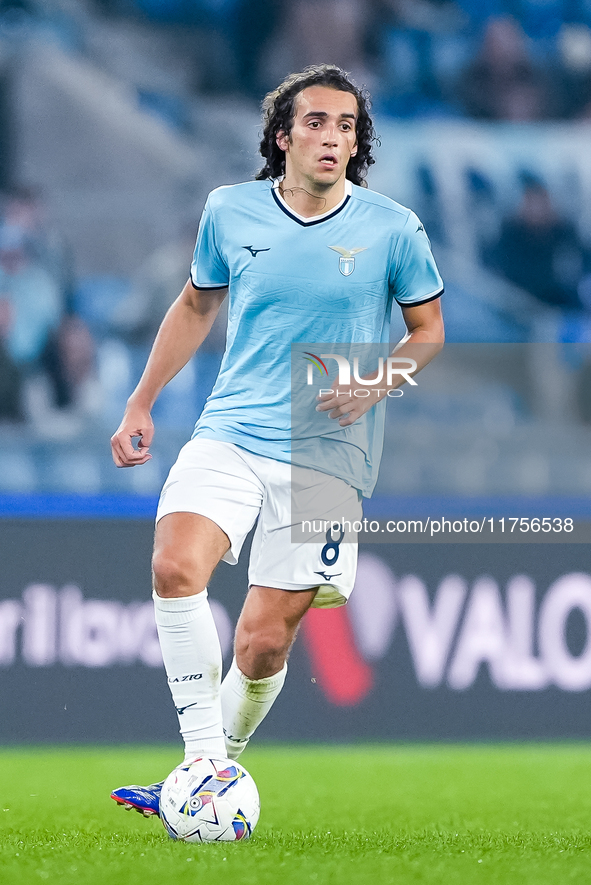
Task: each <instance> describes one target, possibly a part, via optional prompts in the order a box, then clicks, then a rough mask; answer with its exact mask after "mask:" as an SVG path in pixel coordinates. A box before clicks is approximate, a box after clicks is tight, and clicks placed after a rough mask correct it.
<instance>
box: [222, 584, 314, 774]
mask: <svg viewBox="0 0 591 885" xmlns="http://www.w3.org/2000/svg"><path fill="white" fill-rule="evenodd" d="M315 595H316V588H314V589H311V590H300V591H295V592H294V591H291V590H279V589H274V588H271V587H258V586H252V587H250V589H249V591H248V595H247V597H246V601H245V603H244V606H243V608H242V612H241V614H240V618H239V620H238V624H237V626H236V639H235V657H234V660H233V661H232V665H231V667H230V670H229V671H228V673H227V675H226V677H225V679H224V682H223V685H222V713H223V720H224V734H225V738H226V752H227V754H228V756H229V757H230V758H231V759H237V758H238V756H239V755H240V753H241V752H242V750H243V749H244V747H245V746H246V744H247V743H248V740H249V738H250V737H251V735H252V734H254V732H255V730H256V728H257V727H258V726H259V725H260V723H261V722H262V721H263V719H264V718H265V716H266V715H267V713H268V712H269V710H270V709H271V707H272V705H273V702H274V701H275V699H276V697H277V695H278V694H279V692H280V691H281V689H282V688H283V683H284V681H285V675H286V672H287V658H288V655H289V650H290V649H291V646H292V645H293V642H294V640H295V637H296V634H297V630H298V627H299V625H300V621H301V619H302V617H303V616H304V614H305V613H306V612H307V611H308V609H309V607H310V605H311V604H312V602H313V601H314V597H315Z"/></svg>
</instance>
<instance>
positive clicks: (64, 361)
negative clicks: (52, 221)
mask: <svg viewBox="0 0 591 885" xmlns="http://www.w3.org/2000/svg"><path fill="white" fill-rule="evenodd" d="M44 208H45V207H44V202H43V199H42V197H41V194H40V193H39V192H38V191H37V190H35V189H34V188H29V187H15V188H13V189H12V190H10V191H8V192H7V193H5V194H4V195H3V196H2V200H1V203H0V419H4V420H10V421H23V420H25V419H26V418H28V417H30V415H29V412H30V408H29V396H28V393H29V392H30V390H31V387H32V385H33V386H34V385H35V382H37V381H39V380H40V379H42V383H43V387H44V390H45V392H46V398H47V400H48V405H49V406H51V407H54V408H56V409H64V408H68V407H71V406H74V405H75V404H76V401H77V398H78V395H79V393H80V390H81V387H82V386H83V384H84V381H85V380H86V379H87V378H88V377H89V375H90V373H91V371H92V365H93V352H94V346H93V341H92V337H91V335H90V333H89V330H88V328H87V327H86V325H85V324H84V322H83V321H82V320H81V318H80V317H79V316H78V315H77V313H76V311H75V309H74V304H73V300H74V281H73V278H72V269H71V262H70V257H69V254H68V250H67V247H66V245H65V243H64V242H63V241H62V240H61V238H60V237H59V235H58V234H57V233H56V232H55V231H53V230H52V229H51V227H50V225H48V223H47V221H46V218H45V211H44ZM32 407H33V408H34V406H32Z"/></svg>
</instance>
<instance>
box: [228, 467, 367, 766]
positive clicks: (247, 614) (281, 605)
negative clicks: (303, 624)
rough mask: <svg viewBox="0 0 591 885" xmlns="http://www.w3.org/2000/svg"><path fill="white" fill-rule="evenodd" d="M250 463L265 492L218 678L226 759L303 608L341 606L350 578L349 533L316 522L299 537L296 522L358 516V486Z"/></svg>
mask: <svg viewBox="0 0 591 885" xmlns="http://www.w3.org/2000/svg"><path fill="white" fill-rule="evenodd" d="M251 457H252V458H256V457H257V456H251ZM261 461H265V462H266V463H264V464H263V463H260V462H261ZM255 466H256V470H257V472H258V474H259V475H261V476H264V478H265V488H266V494H265V498H264V501H263V505H262V508H261V515H260V518H259V522H258V525H257V529H256V532H255V535H254V539H253V543H252V549H251V557H250V567H249V583H250V586H251V590H250V591H249V594H248V597H247V601H246V604H245V608H244V611H243V614H242V615H241V617H240V621H239V624H238V628H237V635H236V658H235V659H234V661H233V662H232V666H231V668H230V671H229V672H228V674H227V675H226V678H225V679H224V682H223V683H222V713H223V721H224V733H225V735H226V752H227V753H228V756H230V758H232V759H236V758H237V757H238V756H239V755H240V753H241V752H242V750H243V749H244V747H245V746H246V744H247V742H248V739H249V738H250V737H251V735H252V734H253V733H254V731H255V729H256V727H257V726H258V725H259V724H260V722H262V720H263V719H264V717H265V716H266V714H267V713H268V711H269V710H270V708H271V705H272V704H273V701H274V700H275V698H276V697H277V695H278V694H279V692H280V691H281V688H282V686H283V683H284V681H285V676H286V670H287V667H286V663H285V662H286V659H287V655H288V653H289V649H290V647H291V644H292V643H293V640H294V638H295V635H296V632H297V628H298V626H299V623H300V620H301V618H302V617H303V615H304V613H305V612H306V611H307V609H308V608H309V607H310V605H314V606H318V605H320V606H322V607H325V606H326V607H331V606H333V605H342V604H343V602H345V601H346V599H347V597H348V596H349V594H350V592H351V590H352V588H353V583H354V581H355V570H356V565H357V544H356V543H355V540H356V536H354V535H353V534H352V533H351V532H347V533H344V532H340V531H338V532H336V533H335V534H332V533H331V530H330V529H328V530H327V531H325V530H324V528H323V530H322V531H321V532H319V533H313V534H312V535H311V536H310V537H308V535H306V536H304V537H300V535H299V534H298V530H297V526H298V523H299V522H301V520H302V518H306V519H308V518H309V517H310V518H311V519H312V521H314V522H315V521H316V517H317V516H320V517H323V519H321V520H320V521H321V522H322V525H323V526H324V519H328V520H329V523H328V524H329V526H330V525H331V524H332V523H331V521H332V520H338V521H340V520H342V519H349V524H351V519H352V520H353V521H354V520H355V519H357V518H359V516H360V515H361V511H360V506H359V501H358V495H357V492H356V491H355V490H354V489H352V488H351V486H348V485H347V483H345V482H343V481H342V480H339V479H336V478H335V477H332V476H329V475H327V474H323V473H319V472H317V471H314V470H309V469H307V468H303V469H302V468H297V469H296V468H292V467H291V466H290V465H289V464H282V463H280V462H273V461H269V460H268V459H259V460H258V461H257V463H256V465H255ZM318 584H319V586H317V585H318ZM271 588H275V589H271Z"/></svg>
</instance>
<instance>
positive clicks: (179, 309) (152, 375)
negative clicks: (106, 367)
mask: <svg viewBox="0 0 591 885" xmlns="http://www.w3.org/2000/svg"><path fill="white" fill-rule="evenodd" d="M227 291H228V290H227V289H213V290H208V289H195V287H194V286H193V284H192V282H191V280H188V281H187V284H186V285H185V287H184V289H183V291H182V292H181V294H180V295H179V297H178V298H177V300H176V301H175V302H174V304H173V305H172V306H171V307H170V308H169V310H168V312H167V314H166V316H165V317H164V319H163V320H162V324H161V326H160V329H159V330H158V334H157V335H156V340H155V341H154V344H153V346H152V350H151V352H150V356H149V357H148V362H147V363H146V368H145V369H144V373H143V375H142V377H141V379H140V381H139V384H138V386H137V387H136V389H135V390H134V391H133V393H132V394H131V396H130V397H129V399H128V401H127V408H126V409H125V414H124V416H123V420H122V422H121V424H120V426H119V428H118V429H117V431H116V432H115V434H114V435H113V436H112V437H111V451H112V454H113V460H114V462H115V464H116V465H117V467H133V466H135V465H136V464H145V462H146V461H149V460H150V458H151V457H152V456H151V455H150V452H149V447H150V445H151V442H152V437H153V436H154V425H153V423H152V418H151V414H150V413H151V411H152V406H153V405H154V403H155V401H156V399H157V397H158V394H159V393H160V391H161V390H162V388H163V387H164V386H165V385H166V384H168V382H169V381H170V380H171V379H172V378H174V376H175V375H176V374H177V373H178V372H180V370H181V369H182V368H183V366H185V365H186V364H187V363H188V362H189V360H190V359H191V357H192V356H193V354H194V353H195V351H196V350H197V348H198V347H199V346H200V344H201V343H202V342H203V341H204V340H205V338H206V337H207V335H208V334H209V331H210V329H211V327H212V325H213V321H214V320H215V318H216V316H217V314H218V311H219V309H220V305H221V303H222V301H223V300H224V298H225V296H226V293H227ZM138 437H139V443H138V448H137V449H135V448H134V446H133V442H132V440H133V439H134V438H138Z"/></svg>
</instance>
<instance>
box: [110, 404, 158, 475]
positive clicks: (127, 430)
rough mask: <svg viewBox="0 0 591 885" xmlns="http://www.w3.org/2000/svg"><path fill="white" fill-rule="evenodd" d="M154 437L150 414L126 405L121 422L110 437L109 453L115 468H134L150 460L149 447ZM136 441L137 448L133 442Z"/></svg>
mask: <svg viewBox="0 0 591 885" xmlns="http://www.w3.org/2000/svg"><path fill="white" fill-rule="evenodd" d="M153 436H154V424H153V423H152V418H151V416H150V412H149V411H147V410H146V409H142V408H138V407H137V406H133V405H128V407H127V409H126V410H125V415H124V416H123V421H122V422H121V424H120V425H119V427H118V429H117V430H116V431H115V433H114V434H113V436H112V437H111V452H112V455H113V461H114V462H115V464H116V465H117V467H135V466H136V465H137V464H145V463H146V461H149V460H150V459H151V457H152V456H151V454H150V445H151V443H152V438H153ZM134 439H137V440H138V443H137V448H135V446H134V445H133V440H134Z"/></svg>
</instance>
